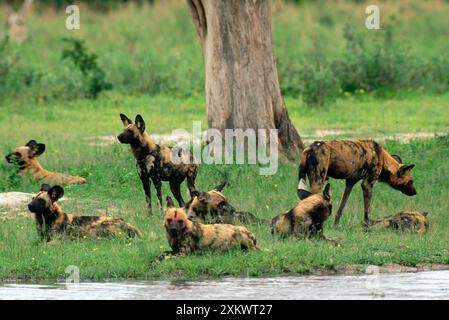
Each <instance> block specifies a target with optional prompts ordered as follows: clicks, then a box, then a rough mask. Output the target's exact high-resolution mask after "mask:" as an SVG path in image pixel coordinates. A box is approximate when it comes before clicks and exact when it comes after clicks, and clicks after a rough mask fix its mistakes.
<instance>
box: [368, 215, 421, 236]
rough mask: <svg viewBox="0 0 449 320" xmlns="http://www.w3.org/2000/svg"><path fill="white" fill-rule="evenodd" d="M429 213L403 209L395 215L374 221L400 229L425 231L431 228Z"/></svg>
mask: <svg viewBox="0 0 449 320" xmlns="http://www.w3.org/2000/svg"><path fill="white" fill-rule="evenodd" d="M427 214H428V213H427V212H423V213H420V212H418V211H401V212H399V213H396V214H394V215H391V216H387V217H384V218H382V219H380V220H377V221H374V223H373V225H374V226H378V227H383V228H392V229H396V230H400V231H404V230H409V231H415V232H417V233H425V232H426V231H427V229H428V228H429V220H428V218H427Z"/></svg>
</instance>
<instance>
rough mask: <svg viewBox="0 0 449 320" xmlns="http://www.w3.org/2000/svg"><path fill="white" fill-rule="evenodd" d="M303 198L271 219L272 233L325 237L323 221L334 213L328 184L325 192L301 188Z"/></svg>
mask: <svg viewBox="0 0 449 320" xmlns="http://www.w3.org/2000/svg"><path fill="white" fill-rule="evenodd" d="M301 191H302V194H303V199H302V200H300V201H299V202H298V203H297V204H296V206H295V207H293V209H291V210H290V211H288V212H286V213H282V214H280V215H278V216H276V217H274V218H273V220H272V221H271V233H272V234H277V235H281V236H288V235H295V236H299V237H308V236H318V237H320V238H324V235H323V223H324V222H325V221H326V219H327V218H328V217H329V216H330V215H331V214H332V194H331V191H330V185H329V184H327V185H326V187H325V188H324V191H323V193H316V194H312V193H310V192H308V191H306V190H301Z"/></svg>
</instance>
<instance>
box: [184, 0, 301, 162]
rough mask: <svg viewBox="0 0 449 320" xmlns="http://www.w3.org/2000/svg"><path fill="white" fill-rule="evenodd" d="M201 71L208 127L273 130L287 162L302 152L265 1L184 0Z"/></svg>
mask: <svg viewBox="0 0 449 320" xmlns="http://www.w3.org/2000/svg"><path fill="white" fill-rule="evenodd" d="M187 2H188V5H189V8H190V12H191V14H192V19H193V23H194V25H195V28H196V30H197V33H198V35H199V38H200V42H201V47H202V51H203V56H204V63H205V70H206V103H207V117H208V126H209V128H215V129H218V130H221V131H223V130H224V129H237V128H238V129H243V130H246V129H248V128H252V129H256V130H257V129H278V130H279V131H278V138H279V151H280V153H281V154H283V155H285V156H287V157H288V158H289V159H294V158H297V157H298V155H299V153H300V152H301V151H302V149H303V144H302V141H301V138H300V136H299V135H298V132H297V131H296V129H295V127H294V126H293V125H292V123H291V121H290V118H289V116H288V113H287V109H286V108H285V105H284V101H283V99H282V96H281V90H280V87H279V81H278V74H277V69H276V61H275V58H274V52H273V44H272V33H271V11H270V3H269V1H268V0H187Z"/></svg>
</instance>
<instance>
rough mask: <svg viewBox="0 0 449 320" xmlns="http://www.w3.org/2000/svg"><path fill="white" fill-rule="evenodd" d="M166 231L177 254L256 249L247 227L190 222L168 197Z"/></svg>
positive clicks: (183, 210)
mask: <svg viewBox="0 0 449 320" xmlns="http://www.w3.org/2000/svg"><path fill="white" fill-rule="evenodd" d="M166 200H167V211H166V213H165V218H164V228H165V231H166V234H167V240H168V243H169V244H170V247H171V249H172V253H173V254H175V255H178V254H181V255H184V254H189V253H192V252H195V251H201V250H214V251H224V250H230V249H241V250H247V249H255V248H257V247H256V237H255V236H254V235H253V234H252V233H251V232H250V231H248V229H246V228H245V227H242V226H234V225H230V224H201V223H197V222H193V221H191V220H189V219H188V216H187V211H186V209H185V208H176V207H174V205H173V202H172V200H171V198H170V197H169V196H167V199H166Z"/></svg>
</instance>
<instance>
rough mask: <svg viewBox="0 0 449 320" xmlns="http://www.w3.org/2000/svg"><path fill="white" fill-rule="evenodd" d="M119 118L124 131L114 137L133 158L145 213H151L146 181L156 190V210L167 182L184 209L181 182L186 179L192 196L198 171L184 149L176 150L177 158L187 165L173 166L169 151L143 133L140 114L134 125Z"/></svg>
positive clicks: (190, 156) (160, 204) (143, 125)
mask: <svg viewBox="0 0 449 320" xmlns="http://www.w3.org/2000/svg"><path fill="white" fill-rule="evenodd" d="M120 118H121V119H122V122H123V125H124V127H125V128H124V129H123V132H122V133H121V134H119V135H118V136H117V139H118V140H119V141H120V142H121V143H124V144H129V145H130V146H131V151H132V153H133V155H134V158H135V159H136V167H137V173H138V174H139V177H140V180H141V182H142V185H143V190H144V192H145V197H146V201H147V205H148V211H149V214H150V215H151V214H152V209H151V190H150V179H151V180H152V181H153V183H154V186H155V188H156V193H157V198H158V206H159V209H160V210H162V192H161V186H162V181H168V182H169V183H170V190H171V192H172V193H173V196H174V197H175V198H176V200H177V201H178V203H179V205H180V206H184V204H185V203H184V200H183V198H182V196H181V190H180V187H181V183H182V182H183V181H184V179H187V186H188V188H189V192H190V196H191V197H192V196H193V194H192V192H193V191H194V190H195V179H196V175H197V172H198V165H197V164H195V163H194V159H193V157H192V155H189V154H187V152H186V151H184V150H180V151H179V152H178V156H180V157H182V156H189V163H188V164H185V163H179V164H175V163H174V161H172V159H173V154H172V148H169V147H164V146H159V145H157V144H155V143H154V142H153V141H152V140H151V138H150V136H149V135H148V133H147V132H146V131H145V122H144V120H143V119H142V116H141V115H137V116H136V119H135V123H133V122H132V121H131V120H130V119H129V118H128V117H127V116H125V115H124V114H120Z"/></svg>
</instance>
